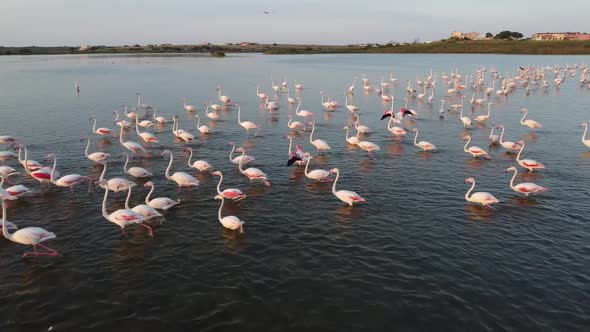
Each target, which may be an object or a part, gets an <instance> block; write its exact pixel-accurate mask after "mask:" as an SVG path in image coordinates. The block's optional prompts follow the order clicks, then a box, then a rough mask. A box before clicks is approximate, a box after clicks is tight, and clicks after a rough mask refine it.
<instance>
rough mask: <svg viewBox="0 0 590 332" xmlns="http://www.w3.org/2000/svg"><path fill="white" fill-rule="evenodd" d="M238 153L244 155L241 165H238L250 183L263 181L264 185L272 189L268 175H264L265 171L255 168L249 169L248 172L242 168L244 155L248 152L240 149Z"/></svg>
mask: <svg viewBox="0 0 590 332" xmlns="http://www.w3.org/2000/svg"><path fill="white" fill-rule="evenodd" d="M236 152H238V153H240V152H241V153H242V159H240V163H239V164H238V169H239V170H240V173H242V174H244V175H245V176H247V177H248V179H250V182H252V181H253V180H261V181H262V182H264V184H265V185H266V186H267V187H270V182H269V181H268V177H267V176H266V174H264V172H263V171H261V170H259V169H258V168H254V167H250V168H247V169H246V170H244V169H243V168H242V165H243V164H244V154H245V153H246V150H244V148H242V147H239V148H238V149H237V150H236Z"/></svg>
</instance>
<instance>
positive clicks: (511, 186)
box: [510, 168, 518, 189]
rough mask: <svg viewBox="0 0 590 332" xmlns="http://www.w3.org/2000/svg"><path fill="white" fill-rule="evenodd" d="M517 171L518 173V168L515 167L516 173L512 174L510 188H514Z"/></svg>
mask: <svg viewBox="0 0 590 332" xmlns="http://www.w3.org/2000/svg"><path fill="white" fill-rule="evenodd" d="M516 173H518V170H517V169H516V168H515V169H514V175H512V179H510V188H512V189H514V179H516Z"/></svg>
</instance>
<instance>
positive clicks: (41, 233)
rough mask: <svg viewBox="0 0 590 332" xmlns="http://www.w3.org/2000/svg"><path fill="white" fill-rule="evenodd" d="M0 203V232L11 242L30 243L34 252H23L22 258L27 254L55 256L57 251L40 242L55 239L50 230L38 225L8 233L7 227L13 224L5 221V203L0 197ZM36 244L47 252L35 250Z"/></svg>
mask: <svg viewBox="0 0 590 332" xmlns="http://www.w3.org/2000/svg"><path fill="white" fill-rule="evenodd" d="M0 204H2V234H3V235H4V237H5V238H7V239H8V240H10V241H12V242H16V243H20V244H24V245H32V246H33V251H34V252H25V253H24V254H23V256H22V257H23V258H25V257H27V256H29V255H35V257H37V256H57V255H58V252H57V251H55V250H53V249H51V248H49V247H47V246H45V245H43V244H41V242H45V241H47V240H51V239H55V238H56V236H55V234H54V233H52V232H48V231H46V230H44V229H43V228H39V227H27V228H23V229H19V230H17V231H16V232H14V233H12V234H10V233H9V232H8V229H9V228H12V227H11V226H13V225H14V224H12V223H10V224H9V223H8V222H7V221H6V203H5V202H4V199H0ZM37 246H39V247H41V248H43V249H45V250H47V251H48V252H37Z"/></svg>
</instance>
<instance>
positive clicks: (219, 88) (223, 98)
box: [217, 85, 231, 104]
mask: <svg viewBox="0 0 590 332" xmlns="http://www.w3.org/2000/svg"><path fill="white" fill-rule="evenodd" d="M217 92H218V94H217V98H218V99H219V101H221V102H222V103H224V104H229V103H230V102H231V99H230V98H229V97H228V96H223V95H222V94H221V85H220V86H219V87H218V88H217Z"/></svg>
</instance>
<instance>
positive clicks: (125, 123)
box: [113, 111, 131, 129]
mask: <svg viewBox="0 0 590 332" xmlns="http://www.w3.org/2000/svg"><path fill="white" fill-rule="evenodd" d="M113 115H114V116H115V124H116V125H119V126H122V127H123V128H125V129H127V128H129V127H131V123H130V122H129V121H127V120H123V119H121V120H119V111H113Z"/></svg>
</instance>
